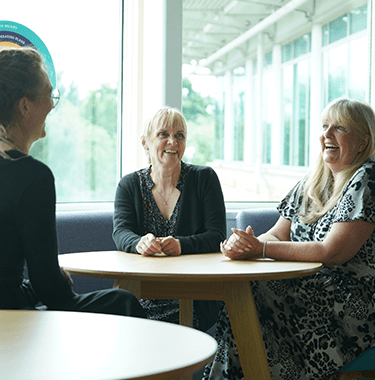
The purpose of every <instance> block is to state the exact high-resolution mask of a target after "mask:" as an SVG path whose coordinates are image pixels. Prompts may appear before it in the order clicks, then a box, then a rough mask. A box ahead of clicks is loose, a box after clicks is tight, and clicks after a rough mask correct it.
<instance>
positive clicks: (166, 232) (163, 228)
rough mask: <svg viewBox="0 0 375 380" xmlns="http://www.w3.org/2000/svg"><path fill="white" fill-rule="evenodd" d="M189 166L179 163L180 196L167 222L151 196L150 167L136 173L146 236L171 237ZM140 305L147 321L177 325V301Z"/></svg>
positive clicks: (149, 302) (142, 301)
mask: <svg viewBox="0 0 375 380" xmlns="http://www.w3.org/2000/svg"><path fill="white" fill-rule="evenodd" d="M190 167H191V165H189V164H185V163H184V162H181V173H180V177H179V180H178V184H177V186H176V188H177V189H178V190H179V191H180V196H179V198H178V200H177V203H176V206H175V208H174V210H173V213H172V215H171V217H170V219H169V220H165V219H164V217H163V215H162V214H161V212H160V210H159V208H158V206H157V205H156V202H155V199H154V196H153V195H152V187H153V186H154V182H153V181H152V178H151V175H150V169H151V166H149V167H148V168H146V169H141V170H139V171H137V174H138V176H139V181H140V185H141V193H142V198H143V199H144V203H143V215H144V223H145V225H144V227H145V231H146V234H147V233H152V234H153V235H154V236H157V237H166V236H173V235H174V234H175V227H176V222H177V217H178V215H179V211H180V203H181V202H180V201H181V196H182V192H183V189H184V183H185V178H186V175H187V172H188V170H189V168H190ZM139 302H140V304H141V305H142V307H143V309H144V310H145V312H146V315H147V318H148V319H155V320H161V321H166V322H172V323H177V324H178V323H179V301H178V300H144V299H141V300H140V301H139ZM193 318H194V326H195V327H198V319H197V316H196V315H195V314H194V316H193Z"/></svg>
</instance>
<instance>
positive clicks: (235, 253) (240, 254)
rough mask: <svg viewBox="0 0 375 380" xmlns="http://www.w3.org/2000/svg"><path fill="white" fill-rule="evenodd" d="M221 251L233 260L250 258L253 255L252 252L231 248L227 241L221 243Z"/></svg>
mask: <svg viewBox="0 0 375 380" xmlns="http://www.w3.org/2000/svg"><path fill="white" fill-rule="evenodd" d="M220 251H221V252H222V253H223V255H224V256H225V257H228V259H231V260H248V259H250V258H251V257H252V255H251V253H250V252H244V251H240V250H236V249H232V248H229V246H228V244H227V242H226V241H224V242H222V243H220Z"/></svg>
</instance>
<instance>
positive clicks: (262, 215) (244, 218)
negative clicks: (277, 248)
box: [236, 208, 375, 379]
mask: <svg viewBox="0 0 375 380" xmlns="http://www.w3.org/2000/svg"><path fill="white" fill-rule="evenodd" d="M279 216H280V214H279V212H278V211H277V210H276V208H274V209H272V208H267V209H256V208H254V209H249V210H242V211H240V212H239V213H238V214H237V217H236V227H237V228H240V229H242V230H245V229H246V227H247V226H248V225H250V226H251V227H252V229H253V231H254V235H255V236H258V235H260V234H262V233H264V232H266V231H268V230H269V229H270V228H271V227H272V226H273V225H274V224H275V223H276V221H277V219H278V218H279ZM363 370H375V347H374V348H370V349H368V350H366V351H365V352H363V353H362V354H361V355H360V356H359V357H357V358H356V359H354V360H353V361H351V362H350V363H348V364H347V365H345V366H344V367H342V368H341V369H340V370H339V372H349V371H363ZM350 379H352V377H351V378H350ZM353 379H354V378H353Z"/></svg>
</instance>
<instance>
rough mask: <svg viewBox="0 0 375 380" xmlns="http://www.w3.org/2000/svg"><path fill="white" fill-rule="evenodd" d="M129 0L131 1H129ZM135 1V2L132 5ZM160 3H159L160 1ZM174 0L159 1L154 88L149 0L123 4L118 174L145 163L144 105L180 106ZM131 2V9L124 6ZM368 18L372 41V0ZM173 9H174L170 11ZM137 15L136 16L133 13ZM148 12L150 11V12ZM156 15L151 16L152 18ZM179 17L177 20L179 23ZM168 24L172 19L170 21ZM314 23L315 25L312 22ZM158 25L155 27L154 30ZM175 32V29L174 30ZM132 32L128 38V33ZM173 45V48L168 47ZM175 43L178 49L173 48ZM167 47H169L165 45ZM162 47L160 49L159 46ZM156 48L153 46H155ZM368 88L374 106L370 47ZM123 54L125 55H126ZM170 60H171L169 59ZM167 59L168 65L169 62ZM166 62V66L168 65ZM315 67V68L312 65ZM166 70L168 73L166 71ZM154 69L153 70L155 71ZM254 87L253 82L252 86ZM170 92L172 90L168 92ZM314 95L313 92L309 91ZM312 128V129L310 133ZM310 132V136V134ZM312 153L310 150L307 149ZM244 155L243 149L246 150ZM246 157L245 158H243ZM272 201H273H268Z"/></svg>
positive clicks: (178, 14) (177, 13) (243, 204)
mask: <svg viewBox="0 0 375 380" xmlns="http://www.w3.org/2000/svg"><path fill="white" fill-rule="evenodd" d="M151 1H153V2H155V1H156V2H158V3H159V1H158V0H151ZM130 3H133V4H132V5H130ZM134 3H135V4H136V5H134ZM161 3H162V4H161ZM175 3H180V2H175V1H173V0H172V1H169V0H163V1H160V3H159V5H160V9H161V11H160V12H161V13H160V14H161V15H162V17H161V19H160V23H159V24H158V25H159V27H160V29H161V30H163V33H161V36H159V38H160V40H159V43H158V44H157V46H163V44H164V46H165V47H166V50H168V49H169V52H168V53H166V52H165V51H159V52H158V53H157V56H156V59H155V53H153V55H152V58H153V59H154V60H155V61H156V62H158V65H159V66H158V70H160V78H161V79H160V83H159V85H160V88H158V91H156V92H155V89H150V83H149V82H148V78H149V77H150V75H151V74H150V72H149V68H147V65H145V62H146V61H147V59H149V58H150V55H148V54H147V51H146V49H145V47H146V46H147V45H148V44H150V43H152V42H151V41H155V36H153V35H152V34H149V33H148V32H147V31H146V30H145V29H144V24H145V20H147V17H148V16H147V12H148V10H147V6H148V4H149V3H148V0H139V1H135V2H125V4H126V5H124V12H123V14H124V21H123V23H124V25H126V28H130V29H131V33H130V34H127V37H126V36H125V32H124V47H123V49H124V53H123V81H122V83H123V100H122V103H121V108H122V109H121V111H122V119H121V123H122V128H121V131H122V132H121V139H120V149H119V155H120V157H121V163H122V164H121V175H124V174H125V173H127V172H129V171H132V170H135V169H136V168H139V167H142V166H145V165H147V161H146V158H145V156H144V153H143V152H142V150H141V148H140V144H139V136H140V134H141V132H142V129H143V125H142V123H143V120H144V118H145V115H146V112H145V109H155V108H156V107H157V106H161V105H163V104H166V103H167V102H166V99H169V103H168V105H171V106H174V107H177V108H181V103H180V98H179V96H176V94H177V93H178V92H179V93H180V94H181V85H180V82H181V81H179V80H177V81H176V80H175V79H176V78H181V72H180V67H181V65H176V64H175V63H176V62H180V61H181V43H180V42H179V41H178V40H179V39H180V37H181V36H177V38H176V40H175V41H174V43H175V45H173V43H172V45H171V43H168V38H170V37H171V36H172V35H173V36H176V31H180V32H182V30H181V25H182V6H181V4H179V6H178V9H176V8H173V7H174V6H175ZM128 6H132V7H133V8H132V9H129V8H128V9H127V8H126V7H128ZM369 7H370V8H369V19H370V21H371V22H369V24H368V34H369V44H370V45H371V43H372V41H373V40H374V38H373V37H374V36H373V35H374V25H373V24H374V20H373V19H372V18H371V15H372V14H373V8H374V4H373V2H372V1H369ZM172 9H173V11H172ZM172 12H173V18H175V19H176V17H177V22H176V23H174V24H173V25H174V26H173V27H171V28H168V27H167V28H166V29H164V26H165V25H167V26H168V22H167V20H168V13H169V17H170V15H171V14H172ZM130 15H131V16H130ZM134 15H136V17H134ZM149 16H150V15H149ZM155 18H156V17H153V20H155ZM331 18H332V16H331ZM179 21H180V24H179V25H178V23H179ZM169 25H171V23H169ZM314 27H315V26H314ZM155 30H157V28H154V31H155ZM177 34H178V33H177ZM130 35H131V37H130V39H129V36H130ZM171 46H173V48H172V47H171ZM176 46H177V49H176ZM168 47H169V48H168ZM162 50H163V49H162ZM154 51H155V50H154ZM370 52H371V54H370V57H369V61H370V63H369V64H370V69H369V74H370V78H369V79H370V80H369V82H370V85H369V87H370V90H369V102H370V103H371V105H372V106H374V98H375V97H374V94H375V86H374V80H375V78H374V68H373V62H374V54H375V52H374V51H373V50H371V51H370ZM128 53H131V56H132V57H133V58H132V61H131V62H129V61H128V58H129V56H127V54H128ZM125 57H126V58H125ZM172 62H173V63H172ZM168 63H169V65H168ZM167 65H168V66H167ZM311 65H312V66H313V65H314V62H311ZM314 70H316V68H314ZM167 72H168V75H166V73H167ZM154 74H155V73H152V75H154ZM166 77H169V78H171V77H173V78H174V80H170V81H168V80H167V78H166ZM314 86H316V87H319V85H317V84H314ZM314 86H313V87H312V88H311V92H312V93H314V92H316V91H319V88H314ZM254 87H255V86H254ZM151 93H152V95H153V101H150V100H149V99H150V94H151ZM171 94H174V95H173V96H171ZM312 95H313V94H312ZM151 103H152V105H153V107H149V104H151ZM321 107H322V105H314V106H313V107H312V108H311V110H310V112H311V113H312V114H318V113H317V112H316V111H317V110H321ZM311 117H312V119H311V120H313V119H314V118H315V119H318V118H319V116H313V115H312V116H311ZM313 134H314V132H311V135H313ZM311 135H310V138H311V137H312V136H311ZM310 153H311V152H310ZM245 155H246V152H245ZM245 161H246V158H245ZM268 204H269V202H266V203H264V202H261V201H256V202H255V203H254V202H250V201H248V200H244V201H243V202H238V203H232V202H230V203H227V208H228V209H232V208H234V209H235V208H238V207H241V208H242V207H246V206H252V207H253V206H257V205H263V206H264V205H268ZM271 204H274V202H271Z"/></svg>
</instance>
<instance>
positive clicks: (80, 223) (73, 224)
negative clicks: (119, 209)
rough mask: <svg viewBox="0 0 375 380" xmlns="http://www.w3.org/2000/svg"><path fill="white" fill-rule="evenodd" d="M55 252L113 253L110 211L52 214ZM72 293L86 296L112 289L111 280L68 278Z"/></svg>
mask: <svg viewBox="0 0 375 380" xmlns="http://www.w3.org/2000/svg"><path fill="white" fill-rule="evenodd" d="M56 227H57V236H58V244H59V253H60V254H63V253H74V252H91V251H116V250H117V248H116V245H115V243H114V242H113V239H112V230H113V211H79V212H58V213H56ZM72 279H73V290H74V291H75V292H76V293H79V294H82V293H89V292H92V291H95V290H101V289H108V288H112V287H113V282H114V281H113V280H112V279H108V278H100V277H86V276H72Z"/></svg>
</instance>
